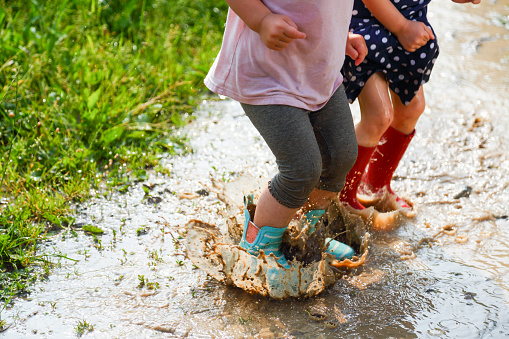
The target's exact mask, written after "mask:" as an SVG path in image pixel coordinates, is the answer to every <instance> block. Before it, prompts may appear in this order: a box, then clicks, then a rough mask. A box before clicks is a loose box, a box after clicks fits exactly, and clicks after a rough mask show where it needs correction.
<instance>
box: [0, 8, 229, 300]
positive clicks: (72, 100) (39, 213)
mask: <svg viewBox="0 0 509 339" xmlns="http://www.w3.org/2000/svg"><path fill="white" fill-rule="evenodd" d="M226 9H227V7H226V4H225V3H224V1H221V0H136V1H133V0H126V1H118V0H101V1H97V0H67V1H66V0H63V1H36V0H31V1H29V0H0V153H1V157H2V161H1V164H0V180H1V182H0V193H1V196H2V198H1V201H0V262H1V263H0V284H1V289H0V293H1V295H0V297H1V298H2V299H3V300H4V301H5V300H8V299H9V298H10V297H11V296H12V295H15V294H16V293H18V292H20V291H24V290H26V286H27V283H28V282H29V281H30V280H33V279H37V277H38V276H40V274H39V273H42V274H44V272H45V270H46V273H47V271H48V270H49V266H48V262H49V261H50V260H49V259H51V258H46V257H42V256H41V255H39V254H38V252H37V247H36V244H37V241H38V240H40V239H42V238H44V237H45V236H46V235H47V233H48V232H50V231H53V230H59V229H61V228H62V227H72V225H73V222H74V220H73V219H72V218H71V217H69V216H70V215H71V212H72V211H71V208H72V207H71V206H72V203H73V202H79V201H81V200H83V199H86V198H87V195H88V194H89V191H90V188H92V187H94V186H96V185H98V184H99V183H100V182H103V183H104V182H105V183H107V184H108V185H109V187H112V188H113V189H119V190H121V191H122V190H124V189H125V188H126V187H127V186H128V185H129V183H131V182H132V181H135V180H142V179H144V178H145V175H146V174H145V171H146V169H148V168H151V167H153V168H155V169H156V170H160V171H163V169H161V168H159V167H158V163H157V156H156V155H157V154H158V153H161V152H167V153H169V154H176V153H179V152H183V151H184V150H185V140H181V139H180V138H179V137H177V134H175V133H174V132H175V130H176V129H178V128H179V127H181V126H183V125H184V124H185V123H186V121H187V119H189V118H188V115H187V114H186V113H189V112H191V111H192V110H193V107H194V106H195V104H196V102H197V100H198V99H199V98H200V97H201V96H202V95H203V93H205V89H204V87H203V85H202V81H203V78H204V76H205V74H206V72H207V71H208V68H209V67H210V65H211V63H212V61H213V58H214V56H215V55H216V54H217V52H218V50H219V46H220V41H221V36H222V31H223V24H224V21H225V18H226ZM41 268H42V269H41ZM36 272H37V274H35V273H36Z"/></svg>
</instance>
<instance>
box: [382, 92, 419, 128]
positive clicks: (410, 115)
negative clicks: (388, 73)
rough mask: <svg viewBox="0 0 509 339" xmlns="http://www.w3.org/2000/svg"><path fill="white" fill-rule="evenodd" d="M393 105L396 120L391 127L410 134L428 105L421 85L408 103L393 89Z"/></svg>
mask: <svg viewBox="0 0 509 339" xmlns="http://www.w3.org/2000/svg"><path fill="white" fill-rule="evenodd" d="M391 99H392V105H393V107H394V120H393V122H392V124H391V127H392V128H394V129H396V130H398V131H400V132H401V133H403V134H410V133H412V132H413V131H414V129H415V125H417V121H418V120H419V118H420V116H421V115H422V113H423V112H424V108H425V107H426V101H425V99H424V91H423V89H422V86H421V87H419V90H418V91H417V94H416V95H415V97H414V98H413V99H412V101H410V103H409V104H408V105H406V106H405V105H404V104H403V103H402V102H401V99H400V98H399V97H398V96H397V94H395V93H394V92H392V91H391Z"/></svg>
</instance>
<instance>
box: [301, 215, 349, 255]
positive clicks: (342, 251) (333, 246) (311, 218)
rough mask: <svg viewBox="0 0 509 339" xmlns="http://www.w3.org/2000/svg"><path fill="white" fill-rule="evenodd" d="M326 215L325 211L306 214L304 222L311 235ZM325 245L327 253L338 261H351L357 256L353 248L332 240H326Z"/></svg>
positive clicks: (303, 218)
mask: <svg viewBox="0 0 509 339" xmlns="http://www.w3.org/2000/svg"><path fill="white" fill-rule="evenodd" d="M324 213H325V210H311V211H309V212H307V213H306V214H304V216H303V217H302V221H303V222H304V223H306V224H308V225H309V226H308V231H309V233H313V232H314V231H315V225H316V224H317V222H318V221H319V220H320V218H321V217H322V215H323V214H324ZM325 243H326V244H328V246H327V250H326V251H325V252H327V253H329V254H332V255H333V256H334V257H335V258H336V260H344V259H347V258H348V259H351V258H352V257H353V255H354V254H355V252H354V250H353V248H351V247H350V246H348V245H346V244H343V243H342V242H339V241H337V240H334V239H332V238H325Z"/></svg>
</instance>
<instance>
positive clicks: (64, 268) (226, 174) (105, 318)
mask: <svg viewBox="0 0 509 339" xmlns="http://www.w3.org/2000/svg"><path fill="white" fill-rule="evenodd" d="M431 14H432V17H431V18H430V21H431V22H432V23H434V27H435V30H436V32H437V35H438V38H439V42H440V46H441V55H440V57H439V59H438V62H437V65H436V66H435V69H434V73H433V76H432V77H431V82H430V83H428V84H427V85H426V86H425V93H426V98H427V109H426V111H425V113H424V115H423V116H422V118H421V120H420V121H419V124H418V126H417V135H416V137H415V138H414V139H413V141H412V143H411V145H410V147H409V149H408V152H407V153H406V155H405V157H404V159H403V161H402V163H401V165H400V166H399V168H398V170H397V172H396V178H395V179H396V180H395V181H394V184H393V188H394V189H395V190H396V191H398V192H400V193H401V194H402V195H403V196H405V197H407V198H408V199H410V200H411V201H412V202H413V203H414V204H415V207H416V209H417V216H416V217H415V218H414V219H409V220H407V221H406V222H405V223H404V224H403V225H401V226H400V228H398V229H397V230H395V231H393V232H391V233H389V234H374V236H373V241H372V246H371V250H370V254H369V257H368V261H367V263H366V265H365V266H363V267H362V268H361V269H358V270H356V271H353V272H352V274H351V275H349V276H347V277H345V279H342V280H340V281H338V282H337V283H336V284H334V285H333V286H332V287H331V288H329V289H328V290H327V291H326V292H325V293H322V294H320V295H319V296H318V297H314V298H311V299H306V300H297V299H290V300H284V301H271V300H268V299H265V298H259V297H257V296H250V295H247V294H246V293H245V292H244V291H242V290H240V289H237V288H233V287H227V286H224V285H222V284H220V283H217V282H216V281H214V280H213V279H211V278H209V277H207V275H206V274H204V273H203V272H202V271H200V270H198V269H195V267H193V264H192V263H191V262H190V261H189V260H188V259H186V258H185V256H184V254H183V253H184V248H183V247H184V239H183V237H184V236H185V234H184V233H183V230H184V229H183V228H184V226H185V224H186V223H187V222H188V221H189V220H191V219H201V220H203V221H206V222H210V223H213V224H218V225H221V224H224V220H223V219H222V217H220V216H219V213H218V212H219V211H220V210H221V209H223V208H224V206H223V204H222V203H221V202H219V201H218V199H217V197H216V196H215V194H213V193H209V190H208V187H210V177H211V176H213V177H214V178H216V179H224V180H229V179H232V178H235V177H237V176H239V175H240V174H243V173H249V174H252V175H255V176H260V175H261V176H265V177H269V176H270V175H271V174H273V172H274V168H275V165H274V159H273V157H272V155H271V154H270V152H269V150H268V149H267V148H266V146H265V145H264V143H263V141H262V140H261V138H260V137H259V135H258V134H257V132H256V131H255V130H254V128H253V127H252V126H251V125H250V123H249V120H248V119H247V118H246V117H245V116H244V115H243V113H242V110H241V109H240V106H239V105H238V104H237V103H234V102H231V101H229V100H222V101H218V102H205V103H204V104H203V106H202V108H201V109H200V111H198V112H196V116H197V119H196V121H195V122H194V123H192V124H191V125H190V126H188V129H187V133H188V136H189V137H191V140H192V142H191V145H192V148H193V149H194V153H192V154H190V155H186V156H182V157H173V158H167V159H163V163H164V164H165V166H167V167H168V168H169V169H170V170H171V172H172V176H171V177H170V178H167V177H164V176H162V175H159V176H158V175H155V174H153V175H151V177H150V178H149V180H147V181H146V182H143V183H137V184H135V185H133V186H132V187H131V188H130V189H129V191H128V192H127V193H126V194H118V195H113V196H109V195H108V196H106V197H104V196H103V195H102V194H101V193H99V192H98V193H97V196H96V197H95V198H93V199H91V200H90V201H89V202H87V203H86V204H85V205H83V206H80V207H79V209H78V212H77V215H76V218H77V222H78V223H79V224H80V225H86V224H91V225H94V226H97V227H100V228H101V229H103V230H104V231H105V233H104V234H103V235H100V236H97V240H94V238H93V237H92V236H90V235H86V234H85V233H84V232H81V231H78V232H65V233H62V234H60V235H57V236H55V237H54V238H52V239H51V240H49V241H47V242H46V243H44V244H42V248H41V249H42V250H44V251H52V252H55V251H56V252H61V253H64V254H66V255H67V256H68V257H69V258H72V259H75V260H77V261H70V260H61V261H60V265H59V267H57V268H55V269H54V270H53V272H52V274H51V275H50V276H49V278H48V280H47V281H44V282H40V283H38V284H37V285H36V286H35V287H34V288H33V291H32V293H31V294H30V295H28V296H27V297H26V298H24V299H17V300H15V302H14V304H13V305H12V306H10V307H9V308H8V309H7V310H5V311H4V312H2V318H4V319H6V320H7V322H8V323H9V324H10V325H11V326H10V328H9V329H8V330H6V331H4V332H2V333H0V337H6V338H26V337H37V338H39V337H55V338H66V337H76V336H77V335H78V334H79V333H80V330H83V331H84V335H83V337H91V338H95V337H97V338H115V337H119V338H120V337H122V338H125V337H127V338H140V337H144V338H158V337H168V338H173V337H176V338H181V337H189V338H243V337H256V338H278V337H283V338H337V337H342V338H388V337H394V338H435V337H436V338H504V337H509V255H508V247H509V220H508V216H509V203H508V201H509V179H508V178H509V161H508V160H509V159H508V158H509V149H508V148H509V136H508V135H507V132H506V131H507V129H508V128H509V115H507V107H509V94H508V93H509V29H508V21H509V17H508V15H509V9H508V4H507V2H505V3H503V2H502V1H499V2H489V1H485V3H483V4H482V5H481V6H479V7H477V8H475V9H474V7H472V6H470V5H468V6H463V7H460V6H459V5H454V4H452V3H450V2H447V1H439V0H437V1H435V2H434V3H432V6H431ZM352 109H353V111H354V117H355V119H356V120H357V119H358V118H359V114H358V108H357V106H356V105H353V106H352ZM144 186H145V190H148V194H146V192H145V190H144V189H143V187H144ZM197 192H198V193H197ZM309 312H321V313H323V314H325V315H327V316H328V317H329V319H336V321H340V322H341V323H340V325H339V326H338V327H337V328H335V329H329V328H327V327H326V326H325V325H324V323H323V322H315V321H312V320H311V319H309V316H308V313H309ZM86 325H90V327H87V326H86ZM91 327H93V330H92V331H89V330H91Z"/></svg>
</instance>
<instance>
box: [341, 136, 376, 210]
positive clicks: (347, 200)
mask: <svg viewBox="0 0 509 339" xmlns="http://www.w3.org/2000/svg"><path fill="white" fill-rule="evenodd" d="M374 150H375V147H364V146H361V145H358V154H357V160H356V161H355V164H354V165H353V167H352V169H351V170H350V172H348V175H347V176H346V180H345V187H343V190H342V191H341V193H340V195H339V200H340V201H341V202H343V203H344V204H347V205H349V206H350V207H352V208H354V209H356V210H363V209H365V207H364V206H362V205H361V203H359V201H358V200H357V188H358V187H359V184H360V182H361V179H362V175H363V174H364V170H365V169H366V166H367V165H368V162H369V159H370V158H371V155H372V154H373V151H374Z"/></svg>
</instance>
